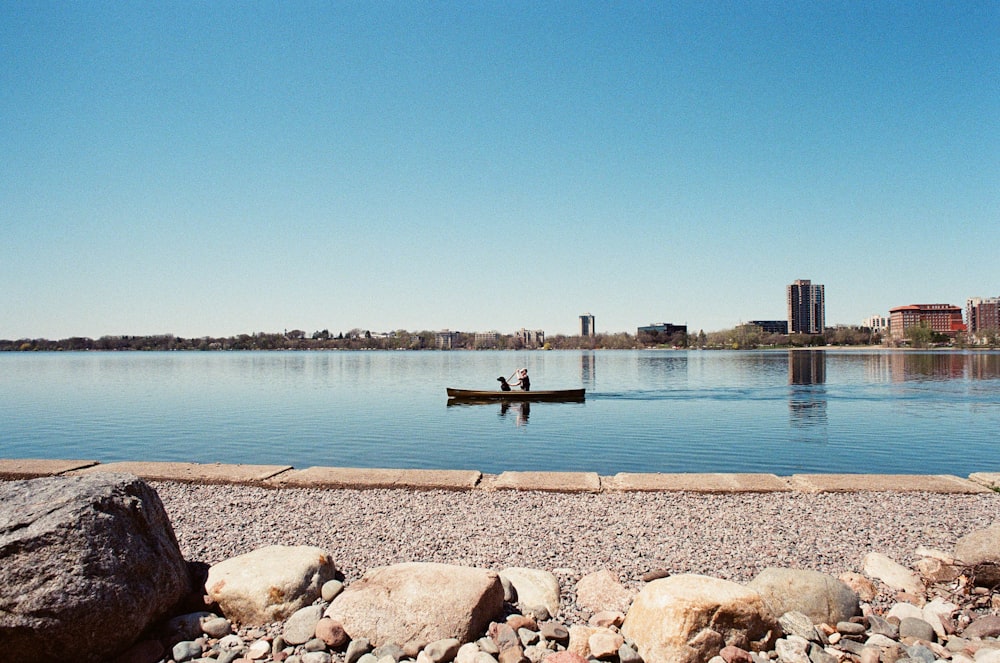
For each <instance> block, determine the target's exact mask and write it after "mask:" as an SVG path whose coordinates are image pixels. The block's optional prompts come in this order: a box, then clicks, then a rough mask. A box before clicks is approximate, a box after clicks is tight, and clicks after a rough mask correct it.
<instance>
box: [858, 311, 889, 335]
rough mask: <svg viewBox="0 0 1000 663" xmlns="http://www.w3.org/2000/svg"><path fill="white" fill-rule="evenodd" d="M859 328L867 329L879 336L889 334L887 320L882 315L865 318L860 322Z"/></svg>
mask: <svg viewBox="0 0 1000 663" xmlns="http://www.w3.org/2000/svg"><path fill="white" fill-rule="evenodd" d="M861 326H862V327H867V328H868V329H871V330H872V331H873V332H878V333H879V334H886V333H888V332H889V318H888V317H887V316H882V315H873V316H871V317H870V318H865V319H864V320H863V321H862V322H861Z"/></svg>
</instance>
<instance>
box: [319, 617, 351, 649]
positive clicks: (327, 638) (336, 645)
mask: <svg viewBox="0 0 1000 663" xmlns="http://www.w3.org/2000/svg"><path fill="white" fill-rule="evenodd" d="M315 631H316V637H317V638H319V639H320V640H322V641H323V642H324V643H326V646H327V647H331V648H332V649H340V648H341V647H343V646H345V645H346V644H347V643H348V641H350V637H348V635H347V631H345V630H344V627H343V625H342V624H341V623H340V622H338V621H337V620H335V619H330V618H329V617H324V618H323V619H321V620H319V621H318V622H317V623H316V629H315Z"/></svg>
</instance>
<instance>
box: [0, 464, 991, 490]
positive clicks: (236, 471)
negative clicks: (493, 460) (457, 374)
mask: <svg viewBox="0 0 1000 663" xmlns="http://www.w3.org/2000/svg"><path fill="white" fill-rule="evenodd" d="M93 472H128V473H130V474H134V475H136V476H138V477H140V478H142V479H146V480H149V481H176V482H181V483H203V484H245V485H259V486H266V487H270V488H320V489H337V488H357V489H377V488H381V489H387V488H390V489H409V490H525V491H527V490H532V491H550V492H565V493H620V492H635V491H643V492H679V491H685V492H695V493H766V492H797V493H835V492H862V491H864V492H868V491H872V492H928V493H949V494H976V493H991V492H995V491H998V492H1000V472H975V473H973V474H971V475H969V478H968V479H963V478H960V477H957V476H953V475H950V474H927V475H924V474H794V475H792V476H787V477H781V476H777V475H774V474H743V473H731V474H727V473H714V474H713V473H693V472H692V473H676V474H633V473H626V472H622V473H619V474H615V475H614V476H601V475H598V474H597V473H596V472H503V473H502V474H499V475H484V474H482V473H481V472H478V471H475V470H400V469H369V468H354V467H309V468H306V469H303V470H296V469H295V468H293V467H292V466H290V465H239V464H237V465H226V464H222V463H178V462H116V463H100V462H99V461H93V460H46V459H30V458H29V459H0V480H16V479H31V478H36V477H44V476H78V475H81V474H90V473H93Z"/></svg>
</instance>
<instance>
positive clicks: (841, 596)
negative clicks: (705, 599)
mask: <svg viewBox="0 0 1000 663" xmlns="http://www.w3.org/2000/svg"><path fill="white" fill-rule="evenodd" d="M747 587H749V588H750V589H753V590H755V591H757V592H758V593H759V594H760V595H761V596H763V597H764V600H765V601H766V602H767V604H768V605H769V606H770V607H771V611H772V612H773V613H774V614H775V615H777V616H779V617H780V616H781V615H783V614H785V613H786V612H801V613H802V614H804V615H806V616H808V617H809V619H811V620H812V622H813V623H814V624H836V623H837V622H846V621H848V620H849V619H850V618H851V617H854V616H855V615H858V614H860V613H861V604H860V601H859V600H858V595H857V594H856V593H855V592H854V590H852V589H851V588H850V587H848V586H847V585H846V584H844V583H843V582H841V581H840V580H838V579H837V578H834V577H833V576H828V575H826V574H825V573H820V572H819V571H808V570H803V569H782V568H768V569H764V570H763V571H761V572H760V573H759V574H758V575H757V577H756V578H754V579H753V580H751V581H750V582H749V583H748V584H747Z"/></svg>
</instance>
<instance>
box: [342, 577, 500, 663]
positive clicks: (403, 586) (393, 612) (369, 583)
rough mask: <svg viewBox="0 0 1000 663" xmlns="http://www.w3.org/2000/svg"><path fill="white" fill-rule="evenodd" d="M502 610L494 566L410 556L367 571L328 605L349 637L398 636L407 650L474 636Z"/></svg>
mask: <svg viewBox="0 0 1000 663" xmlns="http://www.w3.org/2000/svg"><path fill="white" fill-rule="evenodd" d="M502 612H503V587H502V585H501V584H500V578H499V576H498V575H497V574H496V573H495V572H494V571H488V570H486V569H477V568H473V567H466V566H455V565H449V564H435V563H423V562H410V563H406V564H396V565H393V566H386V567H382V568H379V569H372V570H371V571H369V572H367V573H365V575H364V576H363V577H362V578H361V580H359V581H357V582H355V583H352V584H351V585H349V586H348V587H347V588H346V589H345V590H344V591H343V592H342V593H341V594H340V595H339V596H337V598H335V599H334V600H333V603H331V604H330V607H329V608H327V610H326V614H325V616H326V617H329V618H331V619H334V620H336V621H338V622H340V623H341V624H343V626H344V630H345V631H347V633H348V635H349V636H350V637H351V639H357V638H367V639H368V641H369V642H371V644H372V646H374V647H379V646H381V645H383V644H386V643H388V642H394V643H396V644H398V645H399V646H400V647H402V649H403V651H404V652H405V653H406V655H407V656H411V657H415V656H416V655H417V652H418V651H420V650H421V649H422V648H423V647H424V646H426V645H427V644H428V643H430V642H434V641H436V640H442V639H445V638H455V639H457V640H458V641H459V642H462V643H467V642H471V641H472V640H474V639H475V638H477V637H479V636H480V635H481V634H482V632H483V631H484V630H485V629H486V626H487V624H489V623H490V622H491V621H492V620H494V619H498V618H499V617H500V616H501V614H502Z"/></svg>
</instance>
